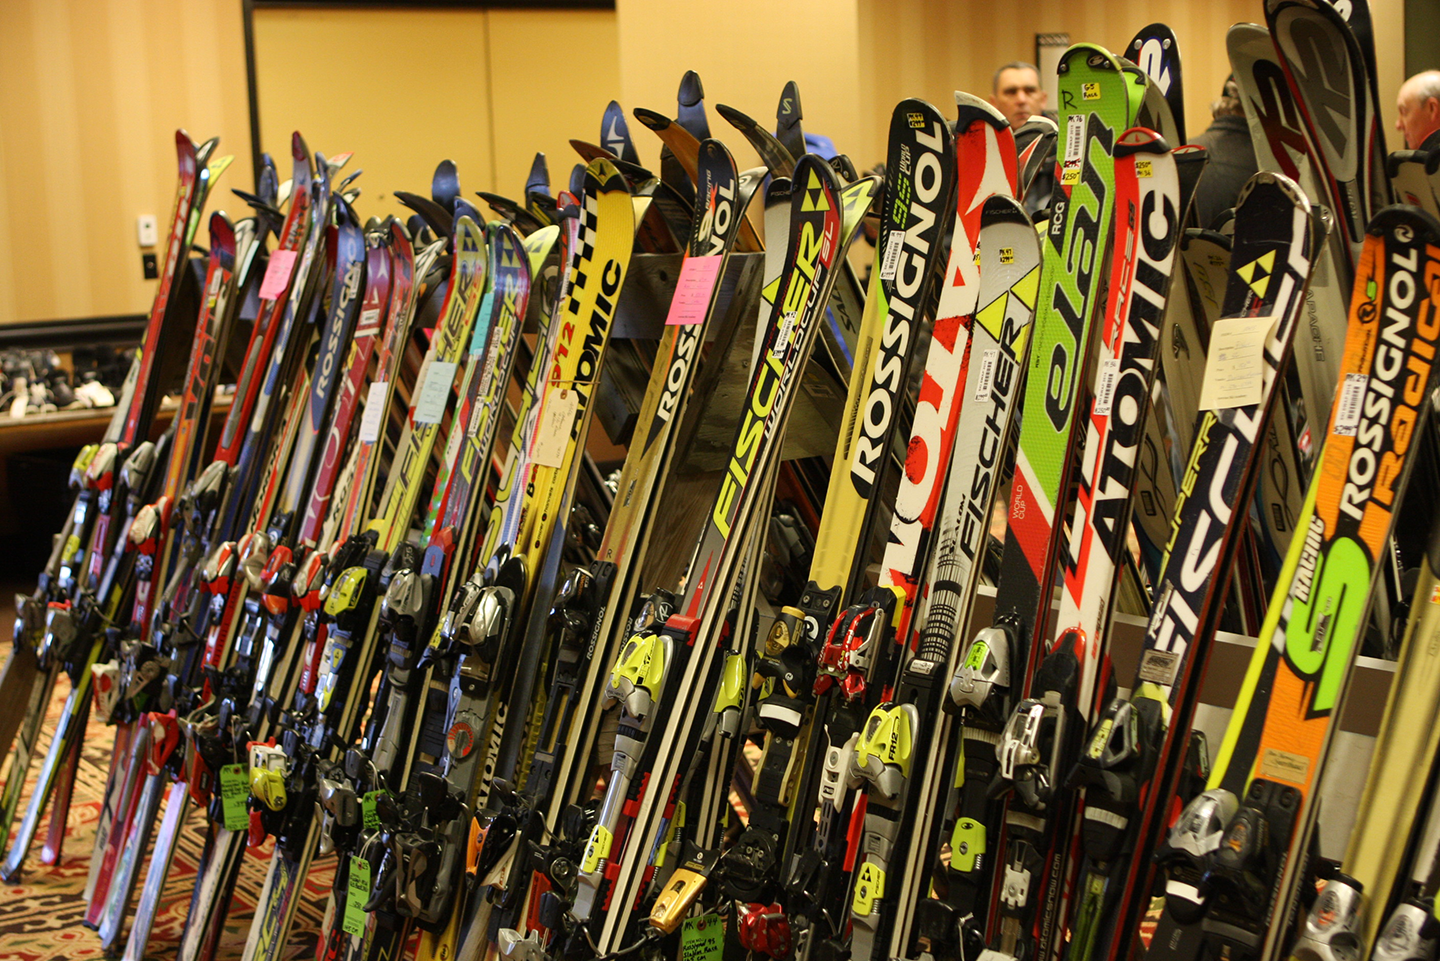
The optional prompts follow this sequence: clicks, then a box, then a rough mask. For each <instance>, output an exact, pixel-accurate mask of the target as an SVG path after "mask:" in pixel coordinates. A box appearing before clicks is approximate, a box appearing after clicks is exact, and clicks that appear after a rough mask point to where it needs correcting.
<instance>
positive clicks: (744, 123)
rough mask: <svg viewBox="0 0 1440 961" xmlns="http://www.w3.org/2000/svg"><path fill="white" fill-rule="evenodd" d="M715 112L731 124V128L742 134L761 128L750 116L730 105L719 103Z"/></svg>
mask: <svg viewBox="0 0 1440 961" xmlns="http://www.w3.org/2000/svg"><path fill="white" fill-rule="evenodd" d="M715 112H716V113H718V114H719V115H720V116H721V117H722V118H724V120H725V122H726V123H728V124H730V126H732V127H734V128H735V129H736V130H739V131H742V132H744V131H746V130H753V129H755V128H756V127H758V126H759V124H757V123H756V122H755V120H754V118H753V117H751V116H750V115H749V114H746V113H744V112H743V111H740V110H737V109H735V108H734V107H732V106H730V105H729V104H724V103H717V104H716V105H715Z"/></svg>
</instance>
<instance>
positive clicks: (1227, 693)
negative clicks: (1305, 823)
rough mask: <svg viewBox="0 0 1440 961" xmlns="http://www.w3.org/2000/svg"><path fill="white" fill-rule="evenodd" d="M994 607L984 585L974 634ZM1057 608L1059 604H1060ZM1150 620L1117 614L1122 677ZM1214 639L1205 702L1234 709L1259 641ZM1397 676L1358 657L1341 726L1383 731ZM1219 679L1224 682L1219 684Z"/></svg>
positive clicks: (1115, 649)
mask: <svg viewBox="0 0 1440 961" xmlns="http://www.w3.org/2000/svg"><path fill="white" fill-rule="evenodd" d="M994 606H995V588H993V587H991V586H989V585H981V587H980V588H979V589H978V591H977V594H976V599H975V610H974V612H973V613H972V615H971V618H970V628H969V630H970V631H971V632H972V633H973V632H975V631H978V630H979V629H980V628H982V627H988V626H989V625H990V623H991V622H990V621H989V620H987V618H989V617H991V614H992V610H993V608H994ZM1056 608H1057V609H1058V605H1056ZM1145 624H1146V620H1145V618H1143V617H1140V616H1139V615H1136V614H1126V613H1123V612H1121V611H1116V612H1115V613H1114V614H1113V615H1112V617H1111V625H1110V655H1111V658H1112V660H1113V661H1114V662H1115V665H1116V666H1115V671H1116V674H1117V676H1119V677H1126V676H1130V675H1133V673H1134V667H1135V664H1136V663H1138V661H1139V659H1140V650H1141V647H1142V646H1143V642H1144V640H1145ZM1214 638H1215V647H1213V648H1212V649H1211V653H1210V655H1209V659H1208V660H1207V661H1206V664H1207V667H1206V677H1205V683H1204V684H1203V685H1202V686H1201V690H1200V696H1199V702H1200V703H1201V704H1204V705H1208V706H1210V707H1218V708H1224V709H1225V710H1229V709H1230V708H1232V707H1233V706H1234V703H1235V695H1236V694H1237V693H1238V692H1239V690H1240V682H1241V680H1242V679H1243V678H1244V676H1245V667H1246V665H1247V664H1248V663H1249V661H1250V652H1251V651H1253V650H1254V649H1255V645H1256V644H1258V643H1259V641H1258V640H1257V639H1256V638H1253V637H1249V636H1247V635H1244V634H1232V633H1230V632H1229V631H1216V632H1215V635H1214ZM1126 672H1129V674H1128V675H1127V673H1126ZM1394 677H1395V662H1394V661H1386V660H1382V659H1381V658H1378V657H1367V656H1364V655H1360V656H1357V657H1356V659H1355V675H1354V677H1353V678H1351V687H1350V692H1349V696H1348V698H1347V699H1346V703H1345V707H1344V712H1343V713H1342V715H1341V717H1340V726H1339V728H1338V729H1337V730H1340V731H1345V732H1346V733H1349V734H1364V735H1366V736H1368V737H1374V736H1375V734H1376V733H1377V732H1378V731H1379V730H1380V720H1381V718H1382V716H1383V715H1384V711H1385V695H1386V693H1387V692H1388V691H1389V690H1390V683H1391V681H1392V680H1393V679H1394ZM1217 681H1219V682H1220V683H1218V684H1217V683H1216V682H1217ZM1212 749H1213V747H1212Z"/></svg>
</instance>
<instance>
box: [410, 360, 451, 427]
mask: <svg viewBox="0 0 1440 961" xmlns="http://www.w3.org/2000/svg"><path fill="white" fill-rule="evenodd" d="M456 366H458V365H457V364H456V363H455V361H453V360H432V361H431V362H430V365H429V369H428V370H426V371H425V386H424V387H421V388H420V399H419V400H418V401H416V403H415V423H417V424H438V423H440V418H441V417H444V416H445V407H446V405H447V404H449V402H450V394H451V389H452V388H453V387H454V386H455V368H456Z"/></svg>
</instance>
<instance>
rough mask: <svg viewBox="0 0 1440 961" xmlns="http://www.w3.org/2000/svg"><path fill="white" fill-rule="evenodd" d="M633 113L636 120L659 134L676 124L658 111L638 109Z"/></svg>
mask: <svg viewBox="0 0 1440 961" xmlns="http://www.w3.org/2000/svg"><path fill="white" fill-rule="evenodd" d="M631 113H633V114H634V115H635V119H636V120H638V121H640V122H641V123H642V124H644V125H645V126H646V127H647V128H648V129H650V130H653V131H655V132H656V133H659V132H660V131H662V130H664V129H666V128H667V127H669V126H670V124H671V123H673V122H674V121H672V120H671V119H670V118H669V117H667V116H665V115H664V114H663V113H660V112H659V111H657V110H649V109H646V108H645V107H636V108H635V109H634V110H632V111H631Z"/></svg>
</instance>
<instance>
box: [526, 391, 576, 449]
mask: <svg viewBox="0 0 1440 961" xmlns="http://www.w3.org/2000/svg"><path fill="white" fill-rule="evenodd" d="M579 409H580V394H579V392H578V391H574V390H568V389H565V390H555V389H553V388H552V389H551V390H550V392H549V393H547V394H546V395H545V406H544V408H542V409H541V411H540V423H539V424H537V425H536V429H535V443H534V445H533V446H532V447H531V448H530V463H532V464H536V465H538V466H540V467H560V466H562V465H564V463H565V448H566V446H567V445H568V444H569V442H570V431H571V428H572V427H574V425H575V413H576V411H578V410H579Z"/></svg>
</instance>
